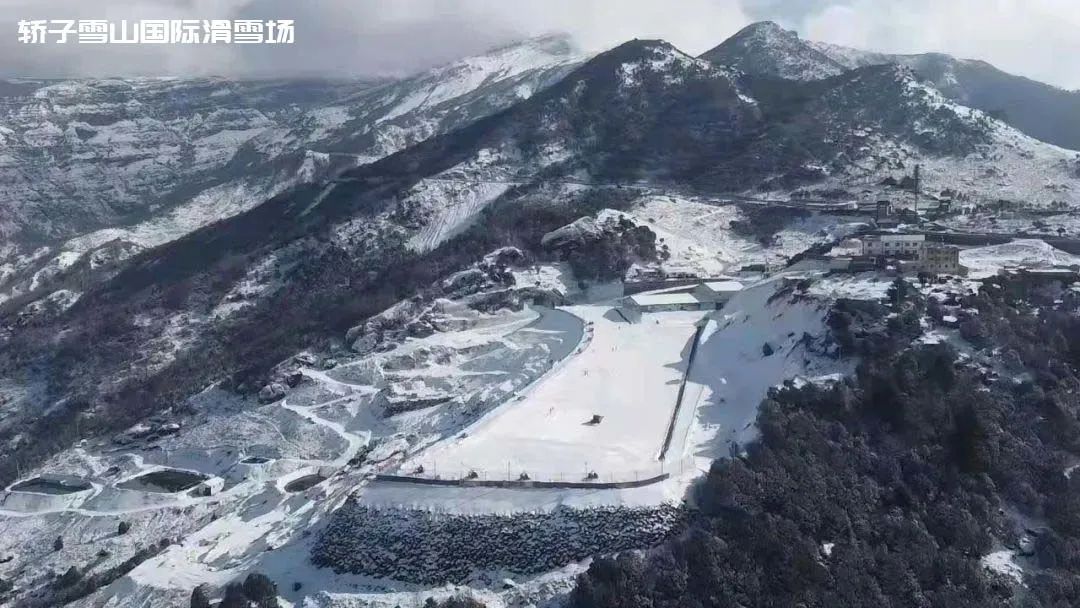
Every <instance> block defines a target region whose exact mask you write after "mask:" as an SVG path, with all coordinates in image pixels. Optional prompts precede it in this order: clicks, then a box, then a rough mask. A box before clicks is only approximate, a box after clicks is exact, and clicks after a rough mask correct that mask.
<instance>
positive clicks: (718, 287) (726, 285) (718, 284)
mask: <svg viewBox="0 0 1080 608" xmlns="http://www.w3.org/2000/svg"><path fill="white" fill-rule="evenodd" d="M702 285H704V286H705V287H706V288H708V289H709V290H710V291H714V292H717V293H733V292H736V291H742V290H743V287H744V286H743V284H742V283H740V282H738V281H709V282H707V283H702Z"/></svg>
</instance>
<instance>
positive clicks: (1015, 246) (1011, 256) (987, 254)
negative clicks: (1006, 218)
mask: <svg viewBox="0 0 1080 608" xmlns="http://www.w3.org/2000/svg"><path fill="white" fill-rule="evenodd" d="M960 263H961V264H963V265H964V266H967V267H968V269H969V271H970V272H969V276H970V277H971V278H976V279H977V278H985V277H989V276H992V275H995V274H997V272H998V271H999V270H1001V269H1003V268H1009V267H1016V266H1023V267H1025V268H1051V267H1054V266H1073V265H1080V257H1078V256H1075V255H1072V254H1070V253H1066V252H1064V251H1062V250H1060V249H1057V248H1055V247H1052V246H1050V245H1048V244H1046V242H1044V241H1040V240H1035V239H1018V240H1015V241H1012V242H1010V243H1004V244H1002V245H990V246H987V247H975V248H972V249H965V250H963V251H961V252H960Z"/></svg>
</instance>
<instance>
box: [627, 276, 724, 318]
mask: <svg viewBox="0 0 1080 608" xmlns="http://www.w3.org/2000/svg"><path fill="white" fill-rule="evenodd" d="M742 290H743V284H742V283H740V282H738V281H731V280H723V281H708V282H704V283H699V284H698V285H697V286H695V287H685V288H681V289H679V290H677V291H665V292H660V293H657V292H653V293H639V294H634V295H632V296H627V297H625V298H623V299H622V300H619V304H618V306H616V309H617V310H618V311H619V313H620V314H621V315H622V316H623V317H624V318H626V320H627V321H630V322H634V323H636V322H637V321H639V320H641V315H642V314H643V313H648V312H671V311H677V310H716V309H718V308H720V307H722V306H723V305H724V304H726V303H727V302H728V300H730V299H731V298H732V296H734V295H735V294H736V293H738V292H740V291H742Z"/></svg>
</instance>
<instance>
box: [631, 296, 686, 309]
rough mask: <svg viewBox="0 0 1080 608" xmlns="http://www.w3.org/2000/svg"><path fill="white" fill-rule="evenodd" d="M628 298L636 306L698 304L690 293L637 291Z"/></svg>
mask: <svg viewBox="0 0 1080 608" xmlns="http://www.w3.org/2000/svg"><path fill="white" fill-rule="evenodd" d="M630 300H631V301H633V302H634V304H637V305H638V306H665V305H676V304H700V303H701V300H699V299H698V298H697V297H696V296H694V294H692V293H639V294H637V295H633V296H630Z"/></svg>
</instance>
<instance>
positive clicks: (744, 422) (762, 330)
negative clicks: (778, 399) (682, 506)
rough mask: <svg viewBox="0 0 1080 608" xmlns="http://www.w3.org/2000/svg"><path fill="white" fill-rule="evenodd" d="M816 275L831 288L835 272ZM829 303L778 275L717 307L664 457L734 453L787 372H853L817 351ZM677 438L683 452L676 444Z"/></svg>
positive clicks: (810, 375)
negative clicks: (760, 407) (759, 407)
mask: <svg viewBox="0 0 1080 608" xmlns="http://www.w3.org/2000/svg"><path fill="white" fill-rule="evenodd" d="M818 281H819V282H818V285H817V287H818V289H820V290H822V291H828V290H830V289H831V286H830V284H831V283H833V282H834V281H835V279H834V278H832V277H825V278H820V279H818ZM831 304H832V298H831V297H826V296H821V295H813V292H812V291H811V292H810V293H805V294H804V293H798V292H797V291H796V290H795V289H794V286H793V284H792V283H791V281H789V280H788V279H787V278H786V277H785V276H784V275H780V276H778V277H773V278H771V279H768V280H766V281H764V282H762V283H760V284H758V285H756V286H753V287H750V288H748V289H746V290H745V291H743V292H741V293H739V294H738V295H736V296H735V297H734V298H732V300H731V301H730V302H728V303H727V304H726V305H725V306H724V308H723V309H722V310H720V311H718V312H717V313H716V314H715V315H714V316H713V317H712V318H711V319H710V321H709V324H708V325H707V326H706V327H705V331H704V332H703V333H702V336H701V342H700V344H699V347H698V352H697V358H696V360H695V362H694V366H693V368H692V369H691V370H690V375H689V377H688V379H687V386H686V395H685V398H684V400H683V407H682V410H681V412H680V420H679V422H678V424H677V425H676V428H675V436H676V440H675V441H673V442H672V450H673V453H672V454H671V455H670V456H669V457H670V458H672V459H676V458H678V457H680V456H684V457H694V458H695V459H696V461H697V462H698V465H699V467H700V468H704V467H705V466H706V465H707V464H708V462H710V461H711V460H713V459H716V458H723V457H727V456H729V455H730V454H731V453H732V451H735V452H738V451H739V449H741V448H742V447H743V446H745V445H746V443H747V442H749V441H751V440H753V439H754V438H756V436H757V429H756V427H755V426H754V422H755V420H756V418H757V411H758V406H759V405H760V404H761V401H762V400H763V399H764V398H765V396H766V395H767V393H768V391H769V389H770V388H772V387H774V386H777V385H779V384H780V383H782V382H783V381H784V380H786V379H793V378H806V379H810V380H814V379H817V378H825V377H829V376H832V375H834V374H837V373H844V372H848V371H850V370H849V369H848V367H847V365H848V364H846V363H843V362H840V361H837V360H835V359H833V358H831V357H824V356H821V355H820V354H819V352H818V349H822V348H825V346H824V344H823V343H822V338H823V337H824V336H825V335H826V334H827V328H826V326H825V318H826V316H827V315H828V312H829V309H830V307H831ZM766 345H768V348H766ZM680 437H681V439H680ZM680 445H681V446H682V450H683V453H682V454H680V453H678V452H676V451H675V450H676V446H680Z"/></svg>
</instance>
